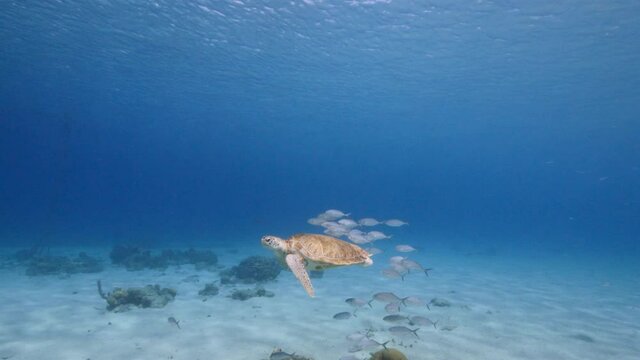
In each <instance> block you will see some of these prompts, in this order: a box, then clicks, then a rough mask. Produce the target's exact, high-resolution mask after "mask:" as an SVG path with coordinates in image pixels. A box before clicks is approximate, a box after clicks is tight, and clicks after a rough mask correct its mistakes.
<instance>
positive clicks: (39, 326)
mask: <svg viewBox="0 0 640 360" xmlns="http://www.w3.org/2000/svg"><path fill="white" fill-rule="evenodd" d="M212 249H213V250H214V251H216V252H217V253H218V254H219V256H220V262H221V264H222V265H226V266H232V265H234V264H236V263H238V262H239V261H240V260H241V259H242V258H244V257H246V256H248V255H255V254H258V255H265V256H270V253H269V252H268V251H266V250H264V249H262V248H260V247H259V246H257V247H251V248H246V249H236V250H235V251H229V249H216V248H212ZM14 250H15V249H4V250H2V253H3V254H4V255H7V254H10V253H11V252H12V251H14ZM53 250H54V251H56V252H57V253H69V254H71V253H77V252H78V251H79V250H78V249H53ZM80 250H84V251H86V252H88V253H89V254H90V255H93V256H99V257H101V258H104V260H105V265H106V266H105V271H103V272H101V273H97V274H76V275H71V276H69V277H65V278H61V277H58V276H37V277H29V276H26V275H25V274H24V268H21V267H8V266H5V267H4V268H1V269H0V359H16V360H18V359H25V360H27V359H33V360H36V359H38V360H42V359H65V360H72V359H78V360H87V359H91V360H101V359H154V360H156V359H176V360H180V359H184V360H187V359H188V360H198V359H199V360H206V359H225V360H262V359H268V357H269V354H270V353H271V350H272V349H273V348H275V347H279V348H282V349H284V350H286V351H288V352H295V353H296V354H299V355H302V356H306V357H309V358H313V359H315V360H337V359H339V358H340V357H341V356H344V355H347V354H349V352H348V349H349V347H350V344H349V342H348V341H347V340H346V336H347V335H349V334H353V333H355V332H358V331H365V330H367V329H370V330H372V331H371V334H373V338H374V339H375V340H377V341H379V342H385V341H388V340H391V341H392V342H391V343H389V345H388V346H391V347H395V348H398V349H400V350H401V351H403V352H404V353H405V354H406V355H407V357H408V358H409V359H411V360H423V359H424V360H430V359H434V360H445V359H446V360H452V359H478V360H479V359H490V360H498V359H532V360H533V359H535V360H539V359H576V360H578V359H580V360H585V359H598V360H600V359H616V360H627V359H628V360H637V359H640V336H639V334H640V281H639V280H638V276H637V275H638V273H637V272H636V271H637V268H636V269H625V268H624V267H616V266H613V265H611V264H602V263H598V264H594V263H593V262H590V261H589V259H580V258H575V257H572V256H568V255H555V256H546V257H545V256H524V255H521V256H516V255H511V256H506V255H504V254H499V253H498V254H476V255H473V254H461V253H456V252H454V251H442V252H437V251H434V252H429V253H425V252H423V251H418V252H414V253H410V254H402V255H406V256H409V257H410V258H411V259H414V260H417V261H419V262H421V263H423V264H424V265H425V266H428V267H433V268H434V270H433V271H432V272H431V273H430V275H431V276H430V277H429V278H427V277H426V276H424V274H421V273H412V274H409V275H408V276H407V277H406V279H405V280H404V281H402V280H400V279H387V278H385V277H383V276H382V274H381V270H382V269H383V268H384V267H385V266H386V265H387V260H388V258H389V257H390V256H393V255H398V254H397V253H395V252H393V251H391V247H389V249H388V250H389V251H386V252H385V253H383V254H379V255H376V256H375V257H374V260H375V262H376V264H374V266H372V267H367V268H363V267H350V268H339V269H331V270H328V271H326V272H325V275H324V277H323V278H322V279H314V280H313V282H314V285H315V288H316V292H317V297H316V298H313V299H311V298H309V297H307V295H306V294H305V292H304V290H303V289H302V287H301V286H300V285H299V284H298V282H297V281H296V280H295V278H294V277H293V275H292V274H291V273H290V272H286V271H283V272H282V273H281V274H280V276H279V277H278V279H277V281H275V282H271V283H267V284H265V285H264V287H265V288H266V289H267V290H269V291H273V292H274V293H275V297H272V298H268V297H258V298H252V299H249V300H247V301H238V300H232V299H231V298H229V297H227V296H228V295H229V294H230V293H231V291H232V290H233V289H234V287H233V286H222V287H221V291H220V294H218V295H217V296H214V297H210V298H209V299H208V300H207V301H203V298H202V297H201V296H199V295H198V291H199V290H200V289H202V288H203V287H204V284H205V283H207V282H211V281H215V280H217V279H218V278H219V277H218V274H217V273H215V272H209V271H196V270H195V269H194V268H193V267H192V266H180V267H170V268H169V269H167V270H166V271H134V272H131V271H126V270H125V269H123V268H120V267H116V266H112V265H110V264H109V262H108V252H109V249H107V248H100V249H97V248H88V249H80ZM634 273H635V275H634ZM192 275H198V281H197V282H193V281H185V279H186V278H187V277H189V276H192ZM98 279H101V280H102V282H103V284H104V287H105V290H106V291H109V290H110V289H112V288H113V287H133V286H143V285H146V284H159V285H161V286H163V287H172V288H175V289H177V291H178V295H177V297H176V298H175V300H174V301H173V302H171V303H169V304H168V305H167V306H166V307H164V308H161V309H134V310H131V311H128V312H124V313H112V312H108V311H106V310H105V301H104V300H103V299H101V298H100V297H99V296H98V293H97V290H96V281H97V280H98ZM192 279H193V277H192ZM236 287H237V288H248V287H251V286H250V285H237V286H236ZM380 291H392V292H394V293H395V294H397V295H398V296H400V297H405V296H409V295H414V296H418V297H420V298H422V299H424V300H426V301H429V300H431V299H432V298H435V297H437V298H442V299H446V300H448V301H449V302H450V306H446V307H437V306H430V308H431V310H429V309H427V308H426V307H407V308H403V309H402V311H401V314H407V315H421V316H426V317H428V318H430V319H432V320H434V321H438V328H437V329H434V328H433V327H429V326H409V327H410V328H412V329H414V328H416V327H419V328H420V330H418V332H417V334H418V335H419V338H416V337H414V336H411V335H410V336H405V337H398V336H395V335H392V334H390V333H389V332H388V330H387V329H388V328H389V327H390V326H393V325H394V324H389V323H387V322H385V321H383V320H382V318H383V317H384V316H385V315H387V314H386V313H385V310H384V304H383V303H380V302H373V303H372V305H373V308H368V307H364V308H362V309H361V310H359V311H358V312H357V317H351V318H350V319H346V320H336V319H334V318H333V315H334V314H336V313H339V312H342V311H351V310H352V308H351V307H350V306H349V305H348V304H346V303H345V301H344V300H345V299H346V298H349V297H357V298H362V299H366V300H369V299H371V296H372V295H373V294H374V293H376V292H380ZM170 316H172V317H174V318H176V319H178V320H180V325H181V328H180V329H178V328H177V327H175V326H174V325H172V324H170V323H169V322H168V321H167V318H168V317H170ZM375 350H376V349H369V350H367V351H360V352H355V353H353V355H355V356H356V357H357V358H359V359H368V356H369V352H371V351H375Z"/></svg>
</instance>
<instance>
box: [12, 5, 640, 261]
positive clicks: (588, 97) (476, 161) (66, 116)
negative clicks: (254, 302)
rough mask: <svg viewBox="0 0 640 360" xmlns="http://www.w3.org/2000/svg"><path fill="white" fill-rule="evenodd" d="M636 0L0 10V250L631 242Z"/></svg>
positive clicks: (637, 219) (637, 95) (639, 158)
mask: <svg viewBox="0 0 640 360" xmlns="http://www.w3.org/2000/svg"><path fill="white" fill-rule="evenodd" d="M639 17H640V3H638V2H636V1H562V2H558V1H538V2H535V4H527V3H524V2H523V3H519V2H508V1H504V2H463V1H461V2H449V1H447V2H440V1H435V2H423V1H414V2H411V1H404V2H399V1H397V2H396V1H394V2H391V3H385V2H379V3H375V2H372V3H367V2H364V1H354V2H351V3H348V2H342V1H324V2H319V1H310V0H309V1H307V2H303V1H294V2H293V4H292V3H291V2H289V1H275V2H273V1H269V2H267V1H245V2H243V3H238V2H233V1H194V2H177V1H157V2H146V1H134V2H125V1H96V2H86V1H64V2H60V3H55V2H41V1H19V2H13V1H4V2H2V4H0V43H2V50H1V52H0V242H2V243H7V244H15V243H38V244H43V243H51V244H64V243H72V244H89V243H111V242H113V241H135V242H141V243H147V244H154V243H160V242H164V241H167V242H168V241H181V242H184V243H191V242H210V243H213V242H215V241H230V240H231V241H249V240H252V241H255V239H256V238H257V236H259V235H261V234H262V233H278V234H281V235H283V236H286V235H287V234H289V233H293V232H297V231H299V230H309V229H310V228H309V227H308V225H307V224H306V223H305V221H306V219H307V218H308V217H311V216H313V215H315V214H316V213H318V212H321V211H323V210H325V209H327V208H338V209H341V210H344V211H349V212H352V213H354V215H355V216H356V217H364V216H374V217H377V218H389V217H397V218H401V219H405V220H407V221H409V222H410V223H411V225H410V227H409V228H407V230H406V232H405V234H407V235H412V236H420V237H421V238H423V239H425V241H434V242H436V241H439V242H465V241H467V242H469V243H474V242H477V241H482V242H485V243H486V242H489V243H490V242H492V241H495V242H496V243H497V244H499V243H509V244H511V245H515V246H519V245H522V246H523V247H524V248H526V247H528V246H531V244H532V243H534V244H536V245H537V246H543V247H544V246H548V247H549V248H557V247H567V248H569V249H572V248H612V249H625V248H626V249H628V248H629V247H631V248H633V249H636V250H637V248H638V246H637V245H636V243H637V242H638V237H639V234H640V121H639V120H640V119H639V118H638V116H639V114H640V112H639V110H640V65H638V64H640V42H638V41H637V39H638V38H640V22H638V21H637V19H638V18H639Z"/></svg>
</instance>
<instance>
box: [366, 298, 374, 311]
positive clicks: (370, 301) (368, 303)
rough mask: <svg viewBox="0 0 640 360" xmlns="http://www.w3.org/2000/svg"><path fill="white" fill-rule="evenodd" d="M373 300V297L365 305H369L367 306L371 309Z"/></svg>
mask: <svg viewBox="0 0 640 360" xmlns="http://www.w3.org/2000/svg"><path fill="white" fill-rule="evenodd" d="M373 300H374V299H371V300H369V301H367V305H369V307H370V308H372V309H373V306H371V303H372V302H373Z"/></svg>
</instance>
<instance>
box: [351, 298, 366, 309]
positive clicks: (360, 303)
mask: <svg viewBox="0 0 640 360" xmlns="http://www.w3.org/2000/svg"><path fill="white" fill-rule="evenodd" d="M344 302H346V303H347V304H349V305H351V306H353V307H355V308H360V307H363V306H365V305H369V307H372V306H371V301H368V302H367V301H365V300H362V299H358V298H348V299H346V300H345V301H344Z"/></svg>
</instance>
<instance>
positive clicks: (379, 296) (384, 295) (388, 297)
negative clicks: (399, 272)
mask: <svg viewBox="0 0 640 360" xmlns="http://www.w3.org/2000/svg"><path fill="white" fill-rule="evenodd" d="M373 299H374V300H377V301H380V302H386V303H391V302H397V301H400V300H401V299H400V298H399V297H398V296H397V295H396V294H394V293H392V292H379V293H376V294H373Z"/></svg>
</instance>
